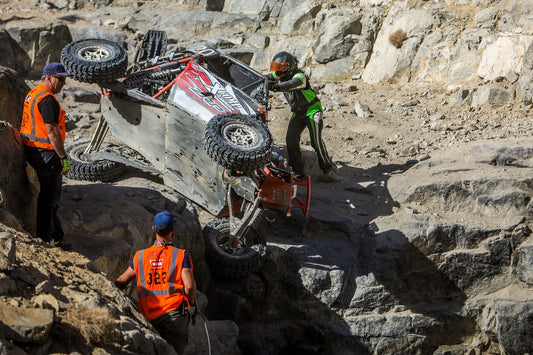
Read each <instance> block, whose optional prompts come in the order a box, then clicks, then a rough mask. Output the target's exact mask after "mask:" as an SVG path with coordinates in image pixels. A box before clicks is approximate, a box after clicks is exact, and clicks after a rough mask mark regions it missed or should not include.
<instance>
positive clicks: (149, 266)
mask: <svg viewBox="0 0 533 355" xmlns="http://www.w3.org/2000/svg"><path fill="white" fill-rule="evenodd" d="M184 253H185V250H183V249H179V248H174V247H173V246H166V247H165V246H163V245H157V246H152V247H150V248H148V249H143V250H139V251H138V252H137V253H135V257H134V258H133V266H134V267H135V273H136V274H137V291H139V310H140V312H141V314H142V315H143V316H144V317H145V318H146V319H148V320H149V321H151V320H153V319H155V318H157V317H160V316H162V315H163V314H165V313H168V312H169V311H171V310H173V309H176V308H178V307H179V306H180V305H181V303H182V302H183V300H184V299H185V301H186V302H187V304H188V303H189V302H188V300H187V298H186V297H184V293H185V291H184V289H183V281H182V279H181V269H182V266H183V257H184ZM191 267H192V264H191Z"/></svg>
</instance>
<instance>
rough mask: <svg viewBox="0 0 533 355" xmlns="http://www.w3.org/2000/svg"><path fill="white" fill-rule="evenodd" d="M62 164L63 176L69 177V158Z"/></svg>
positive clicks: (62, 160)
mask: <svg viewBox="0 0 533 355" xmlns="http://www.w3.org/2000/svg"><path fill="white" fill-rule="evenodd" d="M61 162H62V163H63V170H62V171H61V175H67V174H68V172H69V171H70V160H68V157H64V158H63V159H61Z"/></svg>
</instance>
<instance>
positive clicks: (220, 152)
mask: <svg viewBox="0 0 533 355" xmlns="http://www.w3.org/2000/svg"><path fill="white" fill-rule="evenodd" d="M203 145H204V149H205V150H206V151H207V154H208V155H209V156H210V157H211V159H213V160H214V161H216V162H217V163H218V164H220V165H222V166H223V167H225V168H227V169H231V170H237V171H243V172H246V171H252V170H255V169H258V168H261V167H263V166H264V165H265V164H266V163H267V162H268V161H270V160H271V154H272V145H273V140H272V135H271V134H270V131H269V130H268V128H267V126H266V125H265V124H264V123H262V122H260V121H259V120H256V119H254V118H252V117H249V116H245V115H241V114H237V113H227V114H223V115H218V116H215V117H213V118H212V119H211V120H210V121H209V122H208V123H207V127H206V129H205V134H204V139H203Z"/></svg>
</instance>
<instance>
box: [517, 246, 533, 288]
mask: <svg viewBox="0 0 533 355" xmlns="http://www.w3.org/2000/svg"><path fill="white" fill-rule="evenodd" d="M531 265H533V244H532V243H531V242H528V243H524V244H522V245H521V246H520V247H519V248H518V264H517V265H516V276H517V277H518V279H519V280H520V281H522V282H525V283H526V284H528V285H530V286H531V285H533V269H532V268H531Z"/></svg>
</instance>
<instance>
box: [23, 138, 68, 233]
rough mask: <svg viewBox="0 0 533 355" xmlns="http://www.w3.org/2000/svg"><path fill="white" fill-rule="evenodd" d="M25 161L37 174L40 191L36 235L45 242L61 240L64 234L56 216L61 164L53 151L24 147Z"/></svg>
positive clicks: (61, 181) (59, 192) (59, 193)
mask: <svg viewBox="0 0 533 355" xmlns="http://www.w3.org/2000/svg"><path fill="white" fill-rule="evenodd" d="M25 151H26V159H27V161H28V163H29V164H30V165H31V166H32V168H33V169H34V170H35V172H36V173H37V178H38V179H39V185H40V191H39V197H38V198H37V228H36V235H37V237H38V238H41V239H42V240H44V241H45V242H50V241H51V240H52V239H53V240H62V239H63V237H64V235H65V233H64V232H63V228H62V227H61V222H60V221H59V217H58V216H57V210H58V208H59V199H60V198H61V185H62V183H63V177H62V176H61V171H62V170H63V164H62V163H61V159H59V156H58V155H57V154H56V152H55V151H53V150H48V149H39V148H35V147H28V146H25Z"/></svg>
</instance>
